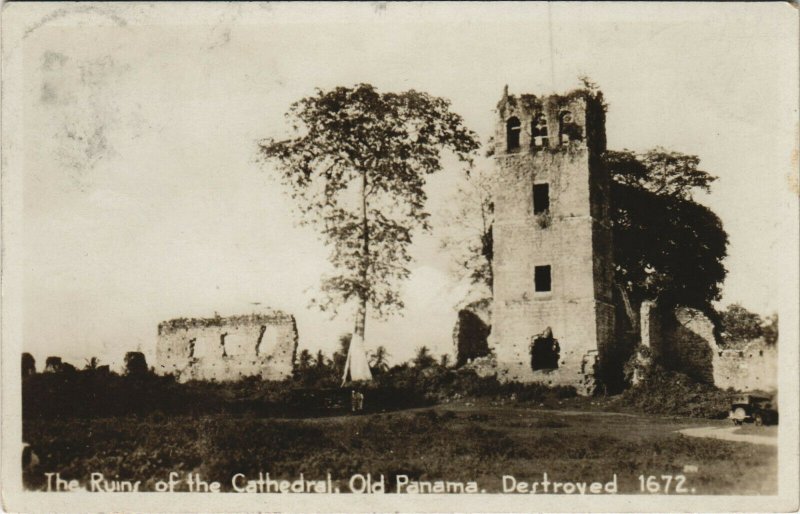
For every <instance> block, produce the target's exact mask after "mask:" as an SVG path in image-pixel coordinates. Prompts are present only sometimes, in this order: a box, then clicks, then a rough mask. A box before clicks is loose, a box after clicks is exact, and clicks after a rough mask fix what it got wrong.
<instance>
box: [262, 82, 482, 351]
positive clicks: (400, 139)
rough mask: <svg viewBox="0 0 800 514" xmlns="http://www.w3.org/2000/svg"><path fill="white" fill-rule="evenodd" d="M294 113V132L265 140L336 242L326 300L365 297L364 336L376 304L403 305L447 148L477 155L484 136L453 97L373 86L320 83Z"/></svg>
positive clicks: (360, 328)
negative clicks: (417, 239)
mask: <svg viewBox="0 0 800 514" xmlns="http://www.w3.org/2000/svg"><path fill="white" fill-rule="evenodd" d="M287 117H288V118H289V119H290V120H291V124H292V128H293V130H294V136H293V137H291V138H290V139H286V140H282V141H275V140H272V139H268V140H265V141H263V142H262V143H261V145H260V150H261V154H262V155H263V156H264V157H265V158H266V159H267V160H268V161H271V162H273V163H275V164H277V170H278V172H279V174H280V177H281V179H282V181H283V183H284V184H285V185H286V186H287V187H288V188H290V189H291V194H292V197H293V198H294V199H295V200H296V204H297V207H298V209H299V210H300V213H301V222H302V223H311V224H313V225H315V226H316V227H317V228H318V229H319V232H320V234H321V235H322V238H323V240H324V242H325V243H326V244H327V245H328V246H329V247H330V248H331V255H330V261H331V263H332V264H333V266H334V268H335V273H334V274H332V275H330V276H326V277H324V278H323V281H322V287H321V289H322V291H323V297H322V298H320V299H319V301H318V304H319V305H320V307H321V308H322V309H323V310H332V311H333V312H336V309H337V307H339V306H341V305H342V304H345V303H347V302H349V301H351V300H355V301H356V302H357V306H358V311H357V313H356V324H355V330H354V335H355V336H357V338H358V339H363V334H364V323H365V319H366V310H367V307H370V308H371V309H372V311H373V313H374V314H375V315H376V317H379V318H380V317H385V316H386V315H389V314H391V313H394V312H397V311H399V310H400V309H402V308H403V301H402V300H401V297H400V291H399V286H400V284H401V283H402V282H403V281H404V280H405V279H407V278H408V276H409V268H408V265H409V263H410V262H411V255H410V254H409V246H410V244H411V241H412V235H413V232H414V230H415V229H417V228H419V229H422V230H429V229H430V225H429V221H428V219H429V214H428V212H427V211H426V210H425V203H426V200H427V194H426V192H425V189H424V186H425V182H426V176H427V175H430V174H432V173H435V172H438V171H440V170H441V169H442V167H443V166H442V156H443V151H444V150H448V151H450V152H451V153H452V154H454V155H455V156H456V157H457V158H458V159H459V160H460V161H462V162H465V163H470V162H471V159H472V155H473V152H474V151H475V150H476V149H477V148H478V141H477V136H476V135H475V134H474V133H473V132H472V131H470V130H469V129H468V128H466V127H465V125H464V122H463V120H462V118H461V116H459V115H458V114H455V113H454V112H452V111H451V110H450V103H449V101H448V100H446V99H443V98H438V97H435V96H431V95H429V94H427V93H422V92H418V91H413V90H411V91H406V92H403V93H391V92H389V93H381V92H379V91H377V90H376V89H375V88H374V87H373V86H371V85H369V84H358V85H356V86H354V87H337V88H335V89H332V90H330V91H321V90H318V91H317V92H316V94H314V95H312V96H309V97H306V98H303V99H301V100H299V101H297V102H295V103H294V104H292V105H291V107H290V108H289V111H288V113H287ZM356 343H357V342H356Z"/></svg>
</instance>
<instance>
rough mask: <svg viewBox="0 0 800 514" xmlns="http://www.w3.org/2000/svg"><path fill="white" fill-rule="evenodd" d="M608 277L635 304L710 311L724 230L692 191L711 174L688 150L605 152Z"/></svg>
mask: <svg viewBox="0 0 800 514" xmlns="http://www.w3.org/2000/svg"><path fill="white" fill-rule="evenodd" d="M605 162H606V165H607V166H608V170H609V172H610V174H611V179H612V183H611V213H612V223H613V241H614V264H615V280H616V283H617V284H618V285H619V286H620V287H621V288H622V289H623V290H624V291H625V292H626V293H627V294H629V295H630V298H631V301H632V302H633V303H635V304H638V303H639V302H641V301H642V300H644V299H647V298H650V299H658V300H659V301H660V302H661V303H662V304H664V305H686V306H690V307H697V308H700V309H703V310H706V311H711V310H713V309H711V302H712V301H714V300H718V299H719V297H720V287H721V285H722V282H723V280H724V279H725V274H726V269H725V266H724V264H723V260H724V258H725V256H726V255H727V245H728V235H727V233H726V232H725V230H724V229H723V227H722V221H721V220H720V219H719V218H718V217H717V215H716V214H714V213H713V212H712V211H711V210H710V209H709V208H708V207H706V206H704V205H701V204H699V203H697V202H696V201H695V200H694V197H693V194H694V193H695V192H696V191H698V190H701V191H709V190H710V187H711V183H712V182H713V181H714V180H715V179H716V178H715V177H714V176H712V175H711V174H709V173H707V172H705V171H702V170H700V169H699V168H698V166H699V163H700V160H699V158H697V157H696V156H693V155H685V154H681V153H678V152H670V151H667V150H665V149H663V148H655V149H653V150H650V151H648V152H645V153H638V154H637V153H634V152H631V151H629V150H624V151H608V152H606V154H605Z"/></svg>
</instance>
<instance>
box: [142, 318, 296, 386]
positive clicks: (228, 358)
mask: <svg viewBox="0 0 800 514" xmlns="http://www.w3.org/2000/svg"><path fill="white" fill-rule="evenodd" d="M296 352H297V324H296V323H295V319H294V316H291V315H289V314H285V313H283V312H280V311H273V312H268V313H260V314H250V315H244V316H232V317H227V318H225V317H220V316H215V317H213V318H199V319H198V318H192V319H187V318H178V319H173V320H169V321H164V322H162V323H160V324H159V325H158V342H157V346H156V360H157V365H156V371H157V372H158V373H159V374H173V375H175V376H176V377H177V378H178V380H179V381H180V382H186V381H189V380H216V381H226V380H238V379H240V378H243V377H249V376H258V377H261V378H263V379H265V380H282V379H284V378H288V377H290V376H291V374H292V367H293V363H294V359H295V354H296Z"/></svg>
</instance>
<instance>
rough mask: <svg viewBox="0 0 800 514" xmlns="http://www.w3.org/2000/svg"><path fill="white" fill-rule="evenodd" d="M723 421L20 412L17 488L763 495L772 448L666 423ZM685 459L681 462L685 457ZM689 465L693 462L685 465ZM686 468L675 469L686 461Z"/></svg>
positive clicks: (433, 412)
mask: <svg viewBox="0 0 800 514" xmlns="http://www.w3.org/2000/svg"><path fill="white" fill-rule="evenodd" d="M707 425H716V426H727V424H726V423H724V422H722V421H713V420H698V419H690V418H675V417H671V418H670V417H658V416H654V415H646V414H614V413H604V412H589V411H570V410H562V411H552V410H550V411H544V410H538V409H537V408H535V407H533V406H531V405H511V406H508V405H496V404H495V405H493V404H491V403H490V402H489V401H486V402H478V403H475V402H470V403H466V402H460V403H459V402H455V403H450V404H447V405H442V406H438V407H433V408H424V409H412V410H404V411H396V412H391V413H377V414H366V415H361V416H337V417H322V418H313V419H276V418H260V417H256V416H253V415H243V416H240V417H236V416H230V415H222V414H219V415H209V416H197V417H192V416H169V417H168V416H164V415H161V414H154V415H147V416H141V417H133V416H122V417H107V418H94V419H64V420H53V419H51V420H39V419H28V420H26V421H25V422H24V423H23V432H24V440H25V441H26V442H28V443H29V444H31V446H32V447H33V449H34V451H35V452H36V453H37V455H38V457H39V459H40V463H39V465H38V467H37V468H36V469H34V470H33V471H30V472H27V473H26V474H25V482H26V486H27V487H29V488H34V489H40V488H43V487H44V483H45V482H44V474H43V473H44V472H47V471H59V472H60V474H61V476H62V478H64V477H65V478H75V479H78V480H79V481H81V483H87V482H88V480H89V475H90V473H92V472H99V473H103V475H104V476H105V477H106V478H109V479H121V480H123V479H129V480H141V481H142V486H141V490H152V488H153V485H154V483H155V481H156V480H158V479H161V478H165V477H166V476H167V474H168V473H169V472H170V471H177V472H179V473H180V474H181V475H185V474H186V473H189V472H195V473H200V474H201V475H202V477H203V478H204V479H205V480H217V481H219V482H221V484H222V489H223V490H230V487H231V486H230V480H231V477H232V476H233V475H234V474H235V473H244V474H245V475H247V476H248V477H250V476H255V475H257V474H258V473H259V472H269V473H270V475H271V476H272V477H280V478H286V479H294V478H297V477H298V476H299V474H300V473H303V474H304V476H305V477H306V478H307V479H322V478H325V476H326V474H327V473H330V474H331V475H332V477H333V480H334V481H335V482H337V483H338V485H340V486H341V487H342V488H343V489H342V490H343V491H346V489H345V487H346V484H347V481H348V479H349V477H350V476H352V475H353V474H356V473H364V474H366V473H367V472H369V473H371V475H372V476H373V477H377V476H379V475H381V474H382V475H384V477H385V480H386V487H387V492H389V491H392V490H393V489H394V484H395V480H396V477H397V476H398V475H407V476H408V477H409V478H410V479H416V480H423V481H433V480H437V479H439V480H451V481H476V482H477V483H478V484H479V486H480V488H481V489H482V490H485V491H486V492H500V490H501V486H502V477H503V475H513V476H514V477H515V478H517V479H518V480H526V481H539V480H541V478H542V474H543V473H547V474H548V477H549V478H550V479H551V480H561V481H586V482H593V481H600V482H607V481H609V480H611V478H612V475H613V474H616V475H617V480H618V487H619V492H620V493H638V492H640V479H639V478H638V477H639V475H644V476H645V477H646V476H649V475H653V476H656V477H660V476H661V475H665V474H669V475H679V474H684V475H685V476H686V483H685V485H686V487H687V490H692V489H693V490H694V493H695V494H774V493H775V492H776V490H775V488H776V484H777V476H776V473H777V470H776V459H777V456H776V453H777V451H776V448H774V447H768V446H758V445H752V444H747V443H733V442H726V441H717V440H710V439H698V438H689V437H685V436H682V435H680V434H677V433H676V430H679V429H682V428H687V427H693V426H707ZM686 466H688V467H686ZM694 469H696V471H692V470H694ZM684 470H686V472H685V471H684Z"/></svg>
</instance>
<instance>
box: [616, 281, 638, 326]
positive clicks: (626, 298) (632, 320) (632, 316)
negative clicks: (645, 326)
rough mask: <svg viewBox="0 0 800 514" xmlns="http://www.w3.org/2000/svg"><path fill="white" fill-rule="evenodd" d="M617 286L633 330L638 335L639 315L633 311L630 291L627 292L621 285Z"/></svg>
mask: <svg viewBox="0 0 800 514" xmlns="http://www.w3.org/2000/svg"><path fill="white" fill-rule="evenodd" d="M616 286H617V290H618V291H619V294H620V296H621V297H622V303H623V304H624V305H625V313H626V314H627V315H628V321H630V323H631V330H633V331H634V332H636V333H638V332H639V316H638V315H637V313H636V311H634V310H633V305H631V299H630V296H628V291H626V290H625V288H624V287H622V285H620V284H616Z"/></svg>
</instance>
